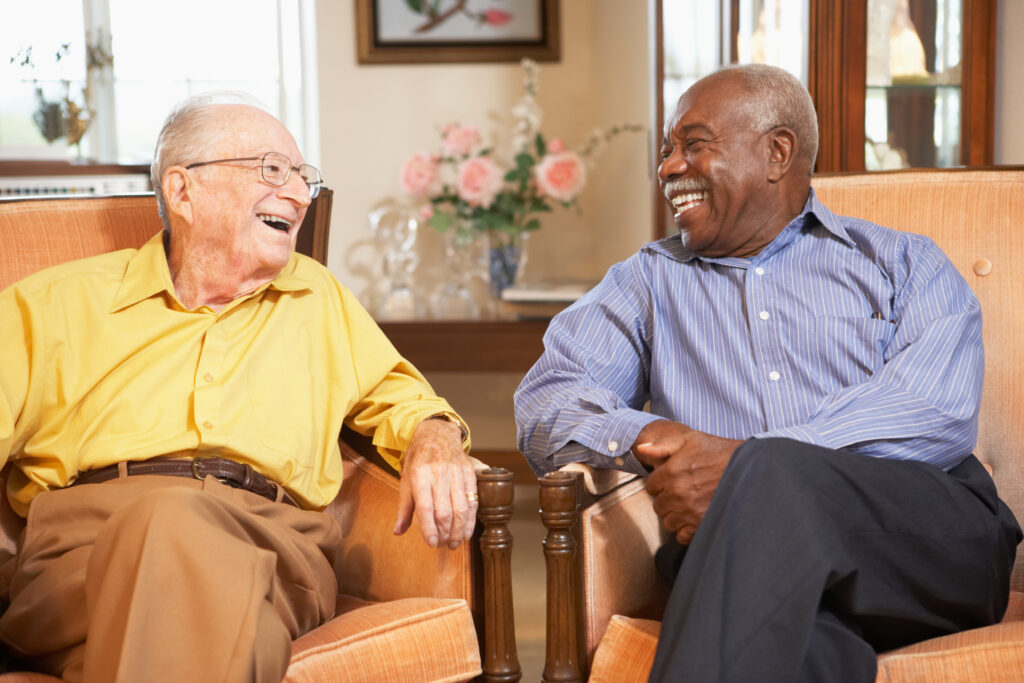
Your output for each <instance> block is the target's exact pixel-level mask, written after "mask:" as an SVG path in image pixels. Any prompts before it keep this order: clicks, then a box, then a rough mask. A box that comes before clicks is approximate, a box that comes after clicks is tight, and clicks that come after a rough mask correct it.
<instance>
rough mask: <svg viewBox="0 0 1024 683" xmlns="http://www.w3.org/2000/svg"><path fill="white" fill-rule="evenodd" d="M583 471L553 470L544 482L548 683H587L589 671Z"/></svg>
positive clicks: (545, 678)
mask: <svg viewBox="0 0 1024 683" xmlns="http://www.w3.org/2000/svg"><path fill="white" fill-rule="evenodd" d="M578 479H579V475H577V474H575V473H569V472H552V473H550V474H547V475H545V476H543V477H541V478H540V479H538V480H537V481H538V482H539V483H540V518H541V520H542V521H543V522H544V526H545V527H547V530H548V534H547V537H546V538H545V539H544V557H545V560H546V562H547V576H548V596H547V604H548V614H547V651H546V653H545V657H544V673H543V674H542V676H541V680H542V681H543V682H544V683H556V681H557V683H582V681H583V670H582V666H581V663H582V658H581V655H580V648H581V646H582V641H581V640H580V638H579V637H578V624H579V607H580V605H579V604H578V600H577V594H576V591H577V588H576V537H575V536H574V535H573V527H574V526H575V525H576V523H577V521H578V519H579V512H578V510H577V501H578V495H577V486H578V485H577V480H578Z"/></svg>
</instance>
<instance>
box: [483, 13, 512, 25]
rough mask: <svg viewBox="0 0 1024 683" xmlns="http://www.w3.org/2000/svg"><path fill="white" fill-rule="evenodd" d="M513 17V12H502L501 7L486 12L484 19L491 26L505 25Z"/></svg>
mask: <svg viewBox="0 0 1024 683" xmlns="http://www.w3.org/2000/svg"><path fill="white" fill-rule="evenodd" d="M511 18H512V15H511V14H509V13H508V12H502V11H501V10H500V9H489V10H487V11H486V12H484V21H486V22H487V23H488V24H490V25H491V26H504V25H505V24H507V23H508V20H509V19H511Z"/></svg>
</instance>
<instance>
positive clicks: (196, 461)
mask: <svg viewBox="0 0 1024 683" xmlns="http://www.w3.org/2000/svg"><path fill="white" fill-rule="evenodd" d="M200 459H201V458H192V476H193V477H195V478H196V479H198V480H199V481H202V480H203V479H205V478H206V477H204V476H203V473H202V472H200V471H199V461H200Z"/></svg>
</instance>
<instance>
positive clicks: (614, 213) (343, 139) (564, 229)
mask: <svg viewBox="0 0 1024 683" xmlns="http://www.w3.org/2000/svg"><path fill="white" fill-rule="evenodd" d="M353 5H354V3H352V2H351V1H350V0H345V1H342V2H337V1H329V2H320V3H318V6H317V26H318V36H317V41H318V54H319V66H318V68H319V89H320V100H321V102H320V119H321V155H320V158H321V159H322V166H323V173H324V178H325V179H326V182H327V185H328V186H329V187H332V188H333V189H334V191H335V198H334V210H333V212H332V221H331V237H330V254H329V258H328V264H329V266H330V268H331V270H332V271H333V272H334V273H335V275H337V277H338V278H339V280H341V282H342V283H343V284H345V285H346V286H348V287H350V288H351V289H352V290H353V291H355V292H356V293H357V295H359V296H360V298H361V300H363V301H364V303H368V302H369V301H370V297H371V295H372V292H371V282H372V274H373V273H374V272H376V270H377V268H378V261H379V259H378V257H377V255H376V253H375V252H374V250H373V248H372V238H371V232H370V229H369V226H368V223H367V219H366V216H367V213H368V212H369V211H370V210H371V208H372V207H373V206H374V205H375V204H376V203H377V202H379V201H380V200H382V199H384V198H386V197H389V196H397V195H398V194H399V193H400V189H399V186H398V180H397V178H398V168H399V166H400V165H401V163H402V161H403V160H404V159H405V158H406V157H407V156H408V155H409V154H411V153H412V152H415V151H419V150H431V151H432V150H434V149H436V147H437V142H438V136H437V129H438V127H439V126H440V125H442V124H444V123H446V122H448V121H454V120H458V121H460V122H462V123H475V124H476V125H478V126H480V128H481V129H482V131H483V132H484V133H485V135H486V134H487V133H488V132H491V131H492V129H493V128H494V127H495V125H496V122H497V121H498V120H499V119H500V117H503V116H507V112H508V110H509V109H510V107H511V106H512V105H513V104H514V103H515V102H516V101H517V100H518V99H519V97H520V96H521V95H522V78H523V72H522V69H521V67H520V66H519V65H518V64H465V65H439V64H418V65H359V64H357V63H356V45H355V11H354V9H353ZM561 24H562V59H561V61H560V62H558V63H542V64H541V65H540V67H541V71H540V93H539V96H538V103H539V105H540V106H541V108H542V110H543V112H544V123H543V127H542V129H543V131H544V133H545V135H546V136H547V137H549V138H550V137H561V138H562V139H563V140H564V141H565V142H566V143H567V144H568V145H570V146H576V145H579V144H582V143H583V142H584V141H585V139H586V136H587V134H588V133H589V131H590V129H591V128H593V127H594V126H607V125H610V124H613V123H617V122H623V121H628V122H635V123H640V124H643V125H645V126H646V125H647V124H648V111H649V104H648V103H649V94H648V90H649V86H648V79H649V66H648V52H649V49H648V41H647V3H646V1H644V2H637V1H635V0H634V1H631V2H628V3H627V2H620V0H562V3H561ZM647 142H648V139H647V137H646V135H644V134H631V135H630V136H625V137H620V138H618V139H617V140H614V141H613V142H612V143H611V144H610V145H609V146H608V147H607V148H606V151H605V153H604V154H603V155H602V157H601V158H600V159H599V162H598V167H597V168H596V170H594V171H593V172H592V173H591V174H590V177H589V181H588V185H587V188H586V189H585V190H584V192H583V195H582V196H581V198H580V207H581V209H582V212H581V213H580V214H577V213H576V212H575V211H571V210H570V211H561V210H560V211H558V212H557V213H556V214H555V215H553V216H551V217H550V218H546V219H545V221H544V228H543V229H542V230H541V231H540V232H538V233H535V234H534V235H532V236H531V244H530V248H529V249H530V263H529V266H528V269H527V275H528V276H529V277H531V278H536V279H541V278H543V277H545V276H548V277H550V276H551V275H555V274H559V273H563V274H568V275H570V276H573V277H580V278H593V279H596V278H599V277H600V276H601V275H602V274H603V273H604V271H605V270H606V269H607V267H608V266H609V265H611V264H612V263H614V262H616V261H619V260H621V259H623V258H625V257H627V256H628V255H629V254H631V253H632V252H634V251H635V250H636V249H637V248H638V247H639V246H640V245H641V244H642V243H643V242H645V241H647V240H648V239H650V235H651V221H652V218H651V199H650V198H651V192H652V188H651V185H650V183H651V179H652V176H651V173H650V171H649V168H648V167H649V156H648V152H647ZM421 242H422V244H421V251H422V256H423V258H424V259H425V263H424V264H423V266H422V267H421V270H424V271H425V272H427V273H431V272H436V271H437V269H438V267H439V265H440V264H439V259H440V241H439V240H438V239H437V236H436V235H435V234H431V232H430V230H429V228H427V229H426V230H424V231H421ZM429 379H430V381H431V382H432V383H433V384H434V386H435V388H436V389H437V390H438V391H439V392H440V393H442V394H443V395H445V396H446V397H447V398H448V399H449V400H450V401H451V402H452V404H453V405H454V407H455V409H456V410H458V411H459V412H460V413H462V414H463V415H465V416H466V418H467V419H468V420H469V422H470V424H471V426H472V427H473V434H474V443H475V445H476V446H477V447H478V448H482V449H487V450H490V449H510V448H513V447H514V434H515V427H514V424H513V421H512V400H511V396H512V392H513V391H514V390H515V388H516V386H518V384H519V381H520V379H521V377H520V376H517V375H508V374H482V375H466V374H431V375H430V376H429Z"/></svg>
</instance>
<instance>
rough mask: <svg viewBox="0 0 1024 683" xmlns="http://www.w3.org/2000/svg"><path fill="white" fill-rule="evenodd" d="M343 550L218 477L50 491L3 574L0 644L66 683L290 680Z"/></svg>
mask: <svg viewBox="0 0 1024 683" xmlns="http://www.w3.org/2000/svg"><path fill="white" fill-rule="evenodd" d="M340 538H341V532H340V530H339V528H338V525H337V523H336V522H335V521H334V520H333V519H332V518H330V517H329V516H328V515H325V514H323V513H320V512H315V511H304V510H299V509H298V508H295V507H293V506H291V505H287V504H284V503H274V502H271V501H269V500H266V499H264V498H262V497H260V496H257V495H255V494H253V493H249V492H248V491H242V490H239V489H234V488H230V487H228V486H225V485H223V484H221V483H220V482H218V481H216V480H214V479H212V478H207V479H206V480H205V481H198V480H192V479H184V478H178V477H168V476H140V477H127V478H121V479H116V480H112V481H109V482H104V483H101V484H86V485H82V486H75V487H72V488H67V489H61V490H58V491H53V492H49V493H44V494H41V495H39V496H38V497H36V498H35V499H34V500H33V502H32V504H31V507H30V509H29V515H28V520H27V524H26V527H25V532H24V535H23V536H22V539H21V543H20V546H19V552H18V555H17V557H16V558H15V559H14V560H12V561H11V563H13V566H7V567H4V571H2V572H0V575H2V576H5V577H10V581H9V588H10V600H11V604H10V607H9V608H8V610H7V611H6V613H4V615H3V617H2V618H0V639H2V640H3V641H4V642H6V643H7V644H8V645H9V646H10V647H12V648H13V649H14V650H15V651H16V652H17V653H20V654H21V655H23V656H25V657H26V658H27V659H29V660H30V664H32V665H35V666H37V667H39V668H40V669H42V670H44V671H46V672H48V673H52V674H54V675H58V676H63V678H64V679H65V680H68V681H97V682H98V681H104V682H106V681H132V682H138V681H147V682H153V681H169V682H171V681H173V682H175V683H178V682H181V681H190V682H193V681H194V682H203V681H280V680H281V679H282V678H283V677H284V674H285V671H286V670H287V667H288V660H289V656H290V651H291V641H292V640H293V639H294V638H296V637H298V636H299V635H301V634H302V633H305V632H306V631H309V630H310V629H312V628H315V627H316V626H317V625H319V624H320V623H322V622H323V621H325V620H327V619H329V618H330V617H331V616H333V614H334V606H335V602H336V599H337V590H338V586H337V578H336V577H335V574H334V570H333V568H332V560H333V558H334V552H335V549H336V548H337V547H338V543H339V541H340ZM5 587H6V586H0V589H2V588H5Z"/></svg>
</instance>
